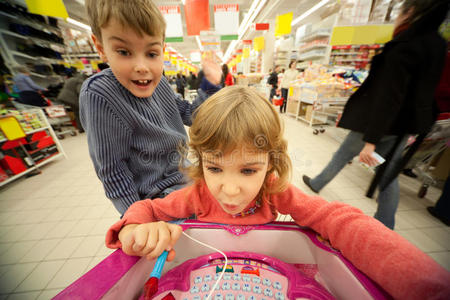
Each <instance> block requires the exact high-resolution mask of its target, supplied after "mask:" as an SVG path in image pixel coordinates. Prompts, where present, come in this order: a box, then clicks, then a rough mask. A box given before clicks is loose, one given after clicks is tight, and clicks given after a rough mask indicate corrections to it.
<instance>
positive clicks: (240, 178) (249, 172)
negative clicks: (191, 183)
mask: <svg viewBox="0 0 450 300" xmlns="http://www.w3.org/2000/svg"><path fill="white" fill-rule="evenodd" d="M217 154H218V153H217V152H212V153H203V154H202V164H203V174H204V177H205V181H206V185H207V186H208V189H209V191H210V192H211V194H212V195H213V196H214V198H215V199H216V200H217V201H218V202H219V204H220V206H221V207H222V209H223V210H224V211H225V212H226V213H229V214H231V215H234V214H237V213H240V212H243V211H245V210H246V209H248V207H249V205H250V204H252V201H253V200H254V199H255V198H256V196H257V195H258V193H259V191H260V190H261V187H262V185H263V183H264V180H265V178H266V174H267V170H268V168H269V154H268V153H262V152H255V151H249V150H247V149H245V148H243V149H239V150H235V151H232V152H231V153H229V154H226V155H217ZM252 205H254V204H252Z"/></svg>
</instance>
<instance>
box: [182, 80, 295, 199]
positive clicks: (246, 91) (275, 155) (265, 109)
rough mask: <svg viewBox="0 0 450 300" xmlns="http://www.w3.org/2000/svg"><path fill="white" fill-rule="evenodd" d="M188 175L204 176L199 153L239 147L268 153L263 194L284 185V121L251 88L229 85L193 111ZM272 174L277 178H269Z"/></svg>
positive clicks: (288, 170)
mask: <svg viewBox="0 0 450 300" xmlns="http://www.w3.org/2000/svg"><path fill="white" fill-rule="evenodd" d="M189 138H190V139H189V140H190V142H189V148H190V150H189V154H190V155H189V159H190V160H191V161H192V162H193V164H192V165H191V166H188V167H186V168H185V169H187V172H188V175H189V176H190V177H191V178H192V179H193V180H195V181H199V180H201V179H203V178H204V176H203V165H202V159H201V158H202V153H213V154H214V153H220V154H222V155H225V154H227V153H231V152H232V151H234V150H235V149H238V147H242V149H246V150H250V151H253V150H256V151H261V152H265V153H268V154H269V166H270V167H271V168H270V169H269V171H268V172H267V175H266V180H265V182H264V185H263V187H262V189H261V192H262V193H264V194H266V193H267V194H273V193H277V192H281V191H283V190H285V189H286V188H287V185H288V183H289V180H290V175H291V160H290V158H289V156H288V154H287V142H286V140H285V139H284V138H283V125H282V123H281V121H280V118H279V116H278V113H277V112H276V111H275V109H274V108H273V106H272V105H271V104H270V103H269V102H268V101H267V100H266V99H265V98H264V97H263V96H261V95H260V94H259V93H258V92H256V91H255V90H254V89H252V88H248V87H242V86H229V87H226V88H223V89H222V90H220V91H219V92H217V93H216V94H214V95H213V96H211V97H210V98H209V99H208V100H206V101H205V102H204V103H203V104H202V105H200V107H199V108H198V110H197V111H196V112H195V116H194V121H193V124H192V126H191V127H190V129H189ZM272 174H274V175H276V176H277V177H278V178H277V180H270V181H271V182H269V179H270V178H272V176H271V175H272Z"/></svg>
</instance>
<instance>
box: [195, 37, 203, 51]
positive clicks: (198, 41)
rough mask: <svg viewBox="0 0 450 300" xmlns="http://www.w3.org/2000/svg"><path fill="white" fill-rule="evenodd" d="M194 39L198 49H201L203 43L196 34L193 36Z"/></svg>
mask: <svg viewBox="0 0 450 300" xmlns="http://www.w3.org/2000/svg"><path fill="white" fill-rule="evenodd" d="M195 39H196V40H197V45H198V49H200V51H203V45H202V42H201V41H200V38H199V37H198V35H196V36H195Z"/></svg>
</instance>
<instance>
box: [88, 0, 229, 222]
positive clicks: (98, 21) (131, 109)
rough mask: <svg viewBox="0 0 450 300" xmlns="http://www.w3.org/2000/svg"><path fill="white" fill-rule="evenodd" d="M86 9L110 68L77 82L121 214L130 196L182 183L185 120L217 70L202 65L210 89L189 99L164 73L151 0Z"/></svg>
mask: <svg viewBox="0 0 450 300" xmlns="http://www.w3.org/2000/svg"><path fill="white" fill-rule="evenodd" d="M86 9H87V13H88V16H89V20H90V24H91V28H92V33H93V35H92V39H93V41H94V44H95V46H96V48H97V51H98V53H99V54H100V57H101V58H102V60H103V61H104V62H107V63H108V64H109V65H110V68H109V69H106V70H104V71H102V72H101V73H99V74H97V75H94V76H92V77H91V78H89V79H88V80H86V81H85V83H84V84H83V87H82V90H81V94H80V114H81V123H82V124H83V128H84V129H85V130H86V132H87V137H88V144H89V153H90V156H91V158H92V161H93V163H94V167H95V170H96V173H97V176H98V177H99V178H100V180H101V181H102V183H103V186H104V189H105V192H106V196H107V197H108V198H109V199H111V201H112V202H113V204H114V206H115V207H116V209H117V210H118V211H119V212H120V213H121V214H123V213H124V212H125V211H126V209H127V208H128V207H129V206H130V205H131V204H132V203H133V202H135V201H138V200H141V199H145V198H155V197H159V198H163V197H164V196H166V195H167V194H169V193H170V192H172V191H174V190H176V189H178V188H180V187H182V186H183V185H184V184H185V183H186V179H185V178H184V176H183V175H182V174H181V173H180V172H179V170H178V162H179V159H178V147H179V146H180V144H183V143H185V142H186V140H187V135H186V131H185V129H184V126H183V124H185V125H190V124H191V115H192V112H193V111H194V110H195V109H196V108H197V107H198V106H199V105H200V104H201V103H202V102H203V101H204V100H205V99H206V98H207V97H208V94H211V93H213V92H214V91H216V90H218V89H219V88H220V86H218V84H219V83H220V78H221V70H220V66H218V65H217V66H216V65H214V64H213V63H205V64H204V66H203V68H204V71H205V77H206V79H207V80H209V83H208V84H204V85H203V86H208V87H209V89H208V91H206V92H203V91H200V92H199V97H198V98H197V99H196V101H195V102H194V103H193V104H190V103H189V102H187V101H184V100H182V99H180V98H178V97H177V96H176V95H175V94H174V92H173V91H172V89H171V87H170V85H169V83H168V81H167V79H166V78H165V77H163V76H162V73H163V63H164V62H163V57H164V55H163V52H164V32H165V28H166V24H165V22H164V18H163V16H162V15H161V13H160V11H159V9H158V8H157V7H156V6H155V5H154V4H153V3H152V2H151V1H150V0H140V1H139V0H132V1H131V0H130V1H123V0H87V1H86ZM206 79H205V80H206Z"/></svg>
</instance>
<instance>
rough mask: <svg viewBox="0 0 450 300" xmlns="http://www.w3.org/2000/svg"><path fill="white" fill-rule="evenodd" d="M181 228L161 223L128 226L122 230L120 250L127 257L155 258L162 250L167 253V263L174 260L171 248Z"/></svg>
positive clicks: (178, 236)
mask: <svg viewBox="0 0 450 300" xmlns="http://www.w3.org/2000/svg"><path fill="white" fill-rule="evenodd" d="M181 232H182V229H181V226H179V225H176V224H170V223H166V222H163V221H160V222H152V223H145V224H139V225H138V224H130V225H127V226H125V227H124V228H122V230H121V231H120V233H119V239H120V241H121V242H122V250H123V252H125V253H126V254H128V255H134V256H145V257H146V258H147V259H148V260H153V259H155V258H157V257H158V256H159V255H160V254H161V253H162V252H163V251H164V250H167V251H169V256H168V257H167V260H168V261H171V260H173V259H174V258H175V251H173V250H172V248H173V246H174V245H175V243H176V242H177V240H178V239H179V238H180V236H181Z"/></svg>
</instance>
